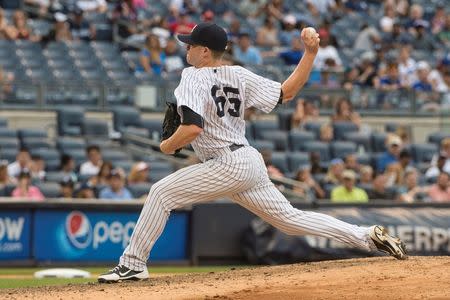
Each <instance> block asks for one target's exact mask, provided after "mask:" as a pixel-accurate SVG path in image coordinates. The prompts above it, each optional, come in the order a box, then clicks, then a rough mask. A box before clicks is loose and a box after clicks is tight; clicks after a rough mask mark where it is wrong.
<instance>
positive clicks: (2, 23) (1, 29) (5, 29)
mask: <svg viewBox="0 0 450 300" xmlns="http://www.w3.org/2000/svg"><path fill="white" fill-rule="evenodd" d="M15 36H16V32H15V29H14V27H13V26H10V25H9V24H8V21H7V20H6V17H5V11H4V10H3V9H2V8H0V39H7V40H13V39H14V38H15Z"/></svg>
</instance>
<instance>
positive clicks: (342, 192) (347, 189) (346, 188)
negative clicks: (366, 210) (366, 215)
mask: <svg viewBox="0 0 450 300" xmlns="http://www.w3.org/2000/svg"><path fill="white" fill-rule="evenodd" d="M342 182H343V184H342V185H340V186H337V187H335V188H334V189H333V190H332V191H331V201H332V202H368V201H369V197H368V196H367V193H366V192H365V191H364V190H363V189H360V188H358V187H355V182H356V174H355V172H354V171H353V170H345V171H344V172H342Z"/></svg>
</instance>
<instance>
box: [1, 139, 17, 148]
mask: <svg viewBox="0 0 450 300" xmlns="http://www.w3.org/2000/svg"><path fill="white" fill-rule="evenodd" d="M19 145H20V143H19V140H18V139H17V138H11V137H2V136H0V149H13V150H18V149H19Z"/></svg>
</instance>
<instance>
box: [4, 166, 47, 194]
mask: <svg viewBox="0 0 450 300" xmlns="http://www.w3.org/2000/svg"><path fill="white" fill-rule="evenodd" d="M11 196H12V197H13V198H26V199H28V200H36V201H43V200H44V198H45V197H44V195H42V193H41V191H40V190H39V188H37V187H35V186H32V185H31V174H30V172H29V171H28V170H22V172H20V174H19V177H18V179H17V187H16V188H15V189H14V190H13V191H12V194H11Z"/></svg>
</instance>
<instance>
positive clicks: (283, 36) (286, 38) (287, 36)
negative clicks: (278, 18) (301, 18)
mask: <svg viewBox="0 0 450 300" xmlns="http://www.w3.org/2000/svg"><path fill="white" fill-rule="evenodd" d="M294 38H300V31H299V30H298V29H297V18H296V17H295V16H294V15H286V16H285V17H284V18H283V30H282V31H281V32H280V42H281V45H282V46H287V47H288V46H290V45H292V41H293V39H294Z"/></svg>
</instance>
